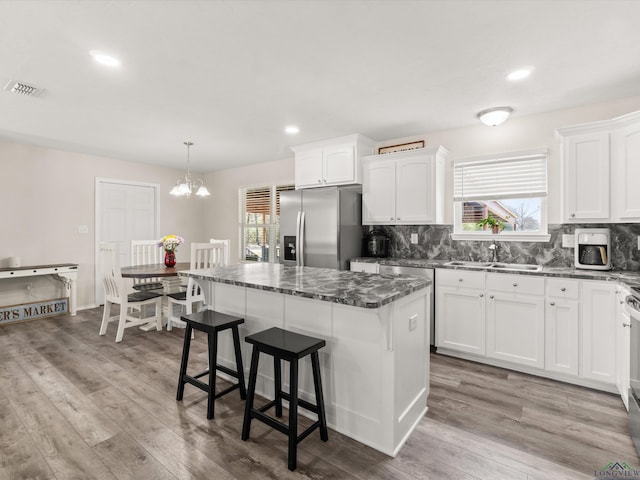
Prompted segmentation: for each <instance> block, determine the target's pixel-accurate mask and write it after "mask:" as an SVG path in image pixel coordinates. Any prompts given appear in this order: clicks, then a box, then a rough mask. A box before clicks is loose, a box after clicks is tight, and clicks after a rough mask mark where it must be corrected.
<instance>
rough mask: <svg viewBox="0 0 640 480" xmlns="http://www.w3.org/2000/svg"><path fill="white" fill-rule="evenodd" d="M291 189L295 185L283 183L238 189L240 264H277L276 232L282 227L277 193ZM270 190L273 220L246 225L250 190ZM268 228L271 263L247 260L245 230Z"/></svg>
mask: <svg viewBox="0 0 640 480" xmlns="http://www.w3.org/2000/svg"><path fill="white" fill-rule="evenodd" d="M289 186H290V187H291V189H293V188H294V185H293V184H289V183H283V184H279V185H259V186H252V187H242V188H239V189H238V218H239V235H238V243H239V245H238V248H239V249H238V252H239V254H238V257H239V258H238V260H239V262H240V263H275V262H276V245H277V243H278V238H277V235H276V232H277V231H278V227H279V225H280V218H279V217H278V215H277V207H278V206H277V191H278V188H279V187H280V188H281V187H289ZM266 188H268V189H269V190H270V193H269V217H270V218H271V222H270V223H264V224H253V223H245V218H246V216H245V213H246V210H247V209H246V198H247V197H246V194H247V191H248V190H254V189H266ZM256 227H257V228H266V229H267V232H268V237H267V238H268V240H267V243H268V245H269V261H268V262H254V261H251V260H246V258H245V255H246V253H245V251H246V248H247V245H246V243H245V229H246V228H256Z"/></svg>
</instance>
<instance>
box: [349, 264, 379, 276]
mask: <svg viewBox="0 0 640 480" xmlns="http://www.w3.org/2000/svg"><path fill="white" fill-rule="evenodd" d="M378 267H379V265H378V264H377V263H369V262H351V264H350V265H349V270H351V271H352V272H363V273H378Z"/></svg>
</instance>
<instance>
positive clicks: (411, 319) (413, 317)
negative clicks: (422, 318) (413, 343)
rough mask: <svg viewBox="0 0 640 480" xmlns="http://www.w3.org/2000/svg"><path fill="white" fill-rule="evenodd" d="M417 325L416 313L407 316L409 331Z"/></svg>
mask: <svg viewBox="0 0 640 480" xmlns="http://www.w3.org/2000/svg"><path fill="white" fill-rule="evenodd" d="M417 326H418V315H417V314H414V315H411V316H410V317H409V331H410V332H412V331H414V330H415V329H416V327H417Z"/></svg>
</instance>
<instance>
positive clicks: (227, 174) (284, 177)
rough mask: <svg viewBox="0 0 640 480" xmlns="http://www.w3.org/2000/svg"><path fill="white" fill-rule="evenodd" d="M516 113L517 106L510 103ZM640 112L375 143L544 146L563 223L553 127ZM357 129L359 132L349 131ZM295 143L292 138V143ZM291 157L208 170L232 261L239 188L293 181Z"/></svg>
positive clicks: (612, 107)
mask: <svg viewBox="0 0 640 480" xmlns="http://www.w3.org/2000/svg"><path fill="white" fill-rule="evenodd" d="M514 108H515V109H516V113H517V106H516V105H514ZM636 110H640V97H633V98H627V99H622V100H616V101H612V102H606V103H600V104H594V105H587V106H583V107H579V108H573V109H568V110H558V111H554V112H548V113H543V114H539V115H530V116H527V117H518V116H517V115H516V116H515V117H512V118H510V119H508V120H507V122H506V123H504V124H503V125H501V126H499V127H487V126H485V125H483V124H481V123H480V121H479V120H478V122H477V124H476V125H474V126H470V127H465V128H458V129H452V130H442V131H439V132H431V133H425V134H423V135H414V136H411V137H403V138H395V139H387V140H385V139H374V140H377V141H378V145H377V146H386V145H396V144H401V143H406V142H411V141H415V140H425V144H426V145H427V146H433V145H442V146H444V147H445V148H446V149H447V150H449V152H450V154H451V155H450V159H453V158H464V157H470V156H476V155H487V154H494V153H502V152H511V151H517V150H527V149H531V148H537V147H546V148H547V149H548V155H549V157H548V175H549V196H548V221H549V223H561V218H560V201H561V197H560V193H561V192H560V185H561V183H560V148H559V144H558V142H557V140H556V138H555V130H556V129H557V128H560V127H566V126H569V125H575V124H579V123H586V122H593V121H597V120H606V119H610V118H613V117H616V116H619V115H624V114H626V113H630V112H633V111H636ZM353 133H361V132H353ZM293 144H296V145H297V143H295V142H292V145H293ZM293 178H294V161H293V157H290V158H286V159H283V160H281V161H276V162H269V163H258V164H255V165H252V166H249V167H239V168H232V169H228V170H223V171H218V172H212V173H209V174H208V175H207V176H206V183H207V185H208V186H209V185H212V186H213V190H212V191H213V197H214V199H215V201H214V202H212V203H211V205H210V208H211V210H210V211H209V212H207V217H208V218H209V219H211V220H212V222H213V223H212V224H211V225H210V227H209V230H208V231H209V232H210V234H211V236H212V237H215V238H229V239H231V245H232V249H231V259H232V262H236V261H237V259H238V242H239V237H238V236H239V231H238V198H237V197H238V188H241V187H251V186H264V185H272V184H281V183H288V182H291V183H293ZM447 198H451V178H450V175H448V195H447ZM446 223H448V224H451V223H453V206H452V203H451V202H449V204H448V206H447V216H446Z"/></svg>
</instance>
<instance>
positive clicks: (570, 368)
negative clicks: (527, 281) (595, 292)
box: [544, 278, 580, 376]
mask: <svg viewBox="0 0 640 480" xmlns="http://www.w3.org/2000/svg"><path fill="white" fill-rule="evenodd" d="M579 298H580V284H579V281H578V280H574V279H570V278H559V279H555V278H548V279H547V280H546V298H545V312H544V322H545V332H544V333H545V342H544V346H545V352H544V353H545V360H544V368H545V370H547V371H550V372H558V373H564V374H567V375H575V376H577V375H578V373H579V362H580V351H579V345H580V308H579V304H578V299H579Z"/></svg>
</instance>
